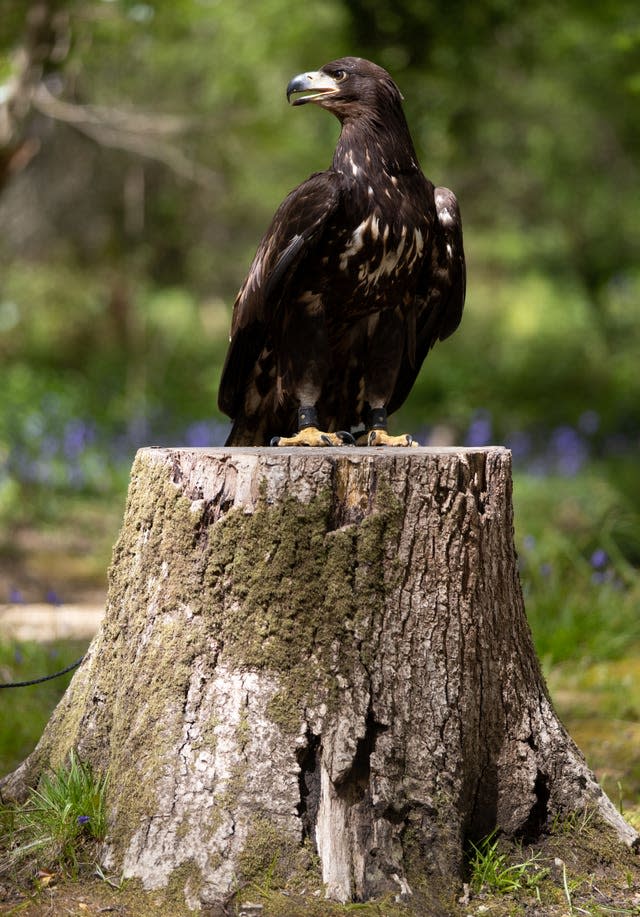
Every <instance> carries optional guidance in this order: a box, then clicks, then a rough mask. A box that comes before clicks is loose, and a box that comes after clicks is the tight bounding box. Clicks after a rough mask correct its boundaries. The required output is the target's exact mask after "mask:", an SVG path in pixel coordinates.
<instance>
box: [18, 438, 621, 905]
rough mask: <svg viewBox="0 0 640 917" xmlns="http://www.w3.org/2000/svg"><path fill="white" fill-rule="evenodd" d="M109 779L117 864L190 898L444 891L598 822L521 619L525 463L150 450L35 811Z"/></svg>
mask: <svg viewBox="0 0 640 917" xmlns="http://www.w3.org/2000/svg"><path fill="white" fill-rule="evenodd" d="M71 748H76V749H77V750H78V753H79V755H80V756H81V757H82V758H83V759H85V760H89V761H91V762H92V763H93V764H94V766H95V767H96V768H98V769H99V770H101V771H108V773H109V795H108V810H109V820H110V833H109V838H108V839H107V843H106V846H105V851H104V860H105V864H106V866H108V867H109V868H110V869H112V870H115V871H120V870H121V871H123V873H124V875H125V876H128V877H137V878H138V879H140V880H141V882H142V883H143V885H144V887H145V888H146V889H157V890H167V889H173V890H174V892H175V890H176V888H177V889H178V891H179V894H180V895H181V896H182V898H183V900H185V901H186V902H187V905H188V906H189V907H193V908H196V907H200V906H202V905H206V904H211V903H213V902H218V901H220V900H222V899H224V898H225V897H226V896H227V895H229V893H231V892H232V891H233V889H234V887H237V885H238V884H241V883H242V882H243V881H248V880H250V879H251V878H255V876H256V875H258V874H259V873H260V871H261V870H263V871H264V870H267V869H273V868H274V864H275V868H277V871H278V874H279V875H280V877H281V879H282V881H283V882H286V881H288V880H293V878H294V877H295V876H296V875H297V876H298V880H297V881H298V882H299V881H300V880H299V876H300V875H301V874H303V875H305V876H306V879H305V881H307V882H310V881H311V879H310V878H309V877H310V876H311V873H312V865H313V862H314V852H315V853H317V859H318V860H319V863H320V870H321V877H322V882H323V883H324V887H325V889H326V893H327V894H328V895H329V896H330V897H332V898H335V899H337V900H339V901H349V900H369V899H371V898H375V897H377V896H382V895H385V894H388V893H390V892H392V893H393V894H394V895H396V896H398V897H399V898H401V899H402V900H406V901H411V900H412V898H413V900H415V898H414V896H415V895H416V894H417V893H418V888H422V889H423V890H424V889H425V888H427V889H429V890H430V891H429V893H430V894H434V895H437V893H438V889H439V888H442V887H444V885H443V883H444V884H445V885H446V884H448V887H449V888H451V882H452V880H453V881H454V882H459V881H460V877H461V876H462V874H463V869H464V854H465V849H466V848H467V845H468V842H469V840H474V841H478V840H479V839H480V838H482V837H483V836H485V835H486V834H488V833H489V832H490V831H491V830H492V829H494V828H498V829H500V830H501V831H503V832H504V833H505V834H507V835H508V836H511V837H521V838H523V839H524V840H533V839H536V838H539V837H540V836H541V835H542V833H543V832H545V831H546V830H548V829H549V828H550V826H551V824H552V823H553V822H554V820H557V819H559V818H565V817H569V816H571V814H572V813H577V812H584V811H585V810H590V811H594V812H595V813H596V814H597V815H598V816H599V817H600V819H601V820H602V821H603V822H604V823H606V825H607V826H609V828H610V829H611V831H612V832H613V833H614V834H615V836H616V837H617V838H618V839H620V840H621V841H624V842H625V843H626V844H628V845H632V846H633V845H637V842H638V836H637V834H636V832H635V831H633V830H632V829H631V828H630V827H629V825H627V824H626V822H624V820H623V819H622V818H621V816H620V815H619V814H618V812H617V810H616V809H615V807H614V806H613V805H612V804H611V802H610V801H609V799H608V798H607V797H606V796H605V795H604V793H603V792H602V790H601V789H600V787H599V786H598V784H597V782H596V780H595V778H594V776H593V774H592V773H591V772H590V771H589V769H588V767H587V765H586V763H585V761H584V759H583V757H582V755H581V753H580V752H579V750H578V749H577V748H576V746H575V745H574V743H573V742H572V740H571V738H570V737H569V736H568V734H567V732H566V731H565V729H564V728H563V726H562V724H561V723H560V722H559V720H558V719H557V717H556V715H555V713H554V711H553V708H552V706H551V703H550V700H549V696H548V693H547V690H546V687H545V684H544V680H543V677H542V675H541V672H540V668H539V665H538V662H537V659H536V655H535V651H534V648H533V645H532V641H531V635H530V631H529V627H528V625H527V621H526V617H525V612H524V606H523V599H522V593H521V589H520V584H519V579H518V572H517V564H516V554H515V550H514V543H513V526H512V502H511V464H510V454H509V452H508V451H507V450H505V449H501V448H487V449H440V450H436V449H410V450H375V449H348V448H343V449H297V450H295V449H294V450H286V449H250V450H242V449H201V450H198V449H189V450H187V449H143V450H141V451H140V452H139V453H138V456H137V457H136V461H135V464H134V467H133V471H132V477H131V485H130V490H129V498H128V505H127V509H126V514H125V518H124V524H123V528H122V532H121V535H120V538H119V541H118V543H117V545H116V547H115V549H114V556H113V563H112V567H111V571H110V587H109V597H108V604H107V610H106V616H105V619H104V622H103V625H102V628H101V630H100V632H99V634H98V635H97V637H96V638H95V640H94V641H93V643H92V645H91V647H90V649H89V651H88V654H87V658H86V660H85V662H84V663H83V665H82V667H81V669H80V670H79V671H78V673H77V674H76V676H75V678H74V679H73V682H72V683H71V685H70V687H69V689H68V691H67V693H66V695H65V696H64V698H63V700H62V701H61V703H60V704H59V706H58V708H57V709H56V711H55V713H54V715H53V716H52V718H51V720H50V722H49V724H48V726H47V728H46V730H45V733H44V735H43V737H42V739H41V741H40V743H39V745H38V747H37V748H36V750H35V751H34V752H33V754H32V755H31V756H30V757H29V758H28V759H27V760H26V761H25V762H24V763H23V765H22V766H21V767H20V768H19V770H18V771H16V772H15V773H14V774H12V775H10V776H9V777H8V778H6V779H5V781H4V783H3V786H2V792H3V795H4V796H5V798H7V797H8V796H12V797H14V798H19V797H20V796H22V795H24V793H25V792H26V789H27V787H28V786H30V785H33V784H34V783H35V782H37V780H38V777H39V775H40V773H41V772H42V770H43V769H44V768H45V767H46V766H47V765H50V764H52V765H54V766H56V765H57V764H59V763H60V762H62V761H63V760H64V758H65V756H66V755H67V754H68V752H69V750H70V749H71Z"/></svg>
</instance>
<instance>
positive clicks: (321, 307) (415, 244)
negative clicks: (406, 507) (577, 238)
mask: <svg viewBox="0 0 640 917" xmlns="http://www.w3.org/2000/svg"><path fill="white" fill-rule="evenodd" d="M402 98H403V97H402V95H401V93H400V90H399V89H398V87H397V85H396V84H395V82H394V81H393V79H392V78H391V76H390V75H389V74H388V73H387V71H386V70H384V69H383V68H382V67H379V66H378V65H377V64H374V63H372V62H371V61H368V60H364V59H363V58H360V57H343V58H340V59H339V60H334V61H331V62H330V63H328V64H325V65H324V66H323V67H321V68H320V70H317V71H309V72H306V73H301V74H299V75H298V76H295V77H293V79H292V80H291V81H290V82H289V85H288V86H287V100H288V101H289V102H291V104H293V105H295V106H299V105H305V104H307V103H313V104H315V105H318V106H319V107H320V108H324V109H326V110H327V111H329V112H332V113H333V114H334V115H335V116H336V117H337V118H338V120H339V121H340V123H341V126H342V127H341V132H340V136H339V139H338V142H337V146H336V150H335V153H334V157H333V163H332V166H331V168H330V169H327V171H325V172H317V173H315V174H313V175H311V176H310V177H309V178H308V179H307V180H306V181H304V182H303V183H302V184H301V185H299V186H298V187H297V188H296V189H295V190H294V191H292V192H291V193H290V194H289V195H288V197H286V198H285V200H284V201H283V203H282V204H281V205H280V207H279V208H278V210H277V211H276V214H275V216H274V217H273V220H272V222H271V225H270V226H269V228H268V230H267V232H266V234H265V235H264V237H263V239H262V241H261V242H260V244H259V246H258V250H257V252H256V255H255V257H254V259H253V262H252V264H251V267H250V269H249V273H248V275H247V277H246V280H245V281H244V283H243V284H242V287H241V289H240V292H239V293H238V296H237V298H236V301H235V304H234V308H233V317H232V324H231V334H230V338H229V348H228V351H227V355H226V360H225V363H224V367H223V370H222V376H221V381H220V388H219V394H218V404H219V407H220V409H221V410H222V411H223V412H224V413H226V414H228V415H229V417H231V419H232V420H233V425H232V429H231V433H230V434H229V437H228V439H227V443H226V444H227V445H228V446H268V445H272V446H335V445H342V444H350V445H352V444H354V442H356V441H357V443H358V444H363V445H369V446H411V445H416V444H415V443H414V442H413V439H412V437H411V435H410V434H406V433H405V434H401V435H398V436H393V435H391V434H389V432H388V426H387V418H388V415H390V414H391V413H393V411H395V410H397V409H398V408H399V407H400V406H401V405H402V403H403V402H404V401H405V399H406V398H407V396H408V394H409V392H410V391H411V388H412V386H413V384H414V382H415V380H416V377H417V375H418V372H419V371H420V368H421V366H422V363H423V361H424V359H425V357H426V356H427V354H428V352H429V351H430V350H431V348H432V347H433V345H434V344H435V342H436V341H438V340H444V339H445V338H447V337H449V335H451V334H452V333H453V332H454V331H455V330H456V328H457V327H458V325H459V323H460V320H461V318H462V310H463V306H464V297H465V277H466V274H465V261H464V252H463V247H462V224H461V220H460V211H459V208H458V203H457V200H456V197H455V195H454V194H453V192H452V191H450V190H449V189H448V188H436V187H434V185H433V184H432V182H431V181H429V179H428V178H426V177H425V176H424V175H423V173H422V171H421V169H420V166H419V165H418V158H417V156H416V152H415V149H414V145H413V141H412V139H411V135H410V133H409V128H408V125H407V121H406V118H405V115H404V112H403V109H402Z"/></svg>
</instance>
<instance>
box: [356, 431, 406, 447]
mask: <svg viewBox="0 0 640 917" xmlns="http://www.w3.org/2000/svg"><path fill="white" fill-rule="evenodd" d="M365 437H366V442H365V445H367V446H413V448H414V449H416V448H417V446H418V443H416V442H414V439H413V436H411V434H410V433H402V434H401V435H400V436H389V434H388V433H387V431H386V430H370V431H369V433H366V434H365ZM358 443H360V440H358Z"/></svg>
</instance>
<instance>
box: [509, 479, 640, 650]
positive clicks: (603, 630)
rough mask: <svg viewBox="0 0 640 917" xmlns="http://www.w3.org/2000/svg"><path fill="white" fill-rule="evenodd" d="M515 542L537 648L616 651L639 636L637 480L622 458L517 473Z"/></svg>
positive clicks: (639, 510) (639, 509)
mask: <svg viewBox="0 0 640 917" xmlns="http://www.w3.org/2000/svg"><path fill="white" fill-rule="evenodd" d="M514 511H515V524H516V545H517V549H518V554H519V562H520V576H521V581H522V586H523V591H524V594H525V604H526V609H527V617H528V619H529V623H530V625H531V629H532V631H533V635H534V639H535V643H536V649H537V651H538V655H539V656H540V657H541V658H542V659H543V661H544V662H545V665H546V666H547V667H550V666H552V665H555V664H557V663H558V662H564V661H568V660H580V661H581V663H584V662H585V660H587V661H592V662H601V661H605V660H610V659H614V658H620V657H621V656H622V655H623V654H624V653H625V652H627V651H629V649H630V648H631V647H633V646H634V645H636V644H638V643H640V613H639V612H640V573H639V571H638V566H639V565H640V488H638V483H637V475H636V476H629V474H628V468H627V467H626V463H623V462H611V463H608V464H601V465H591V466H589V467H588V468H587V469H586V470H585V471H583V472H581V473H580V474H578V475H575V476H574V477H568V476H558V475H555V476H554V475H547V476H545V477H537V476H535V475H532V474H524V473H517V474H516V475H515V476H514Z"/></svg>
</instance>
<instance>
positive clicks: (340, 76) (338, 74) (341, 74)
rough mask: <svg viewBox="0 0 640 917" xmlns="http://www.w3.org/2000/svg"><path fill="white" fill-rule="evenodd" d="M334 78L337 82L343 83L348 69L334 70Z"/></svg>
mask: <svg viewBox="0 0 640 917" xmlns="http://www.w3.org/2000/svg"><path fill="white" fill-rule="evenodd" d="M333 78H334V80H335V81H336V83H341V82H342V81H343V80H346V78H347V71H346V70H334V72H333Z"/></svg>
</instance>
